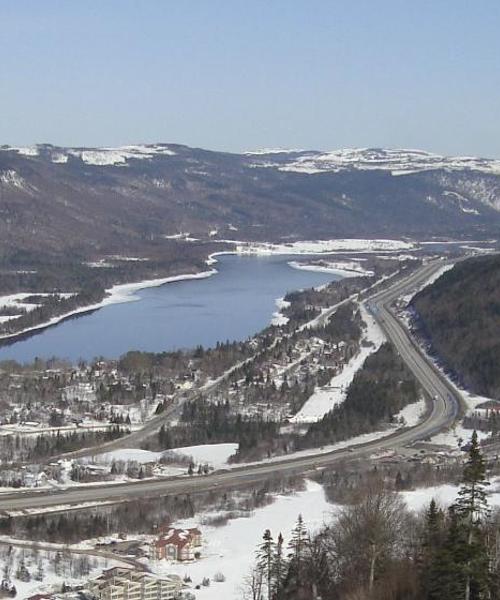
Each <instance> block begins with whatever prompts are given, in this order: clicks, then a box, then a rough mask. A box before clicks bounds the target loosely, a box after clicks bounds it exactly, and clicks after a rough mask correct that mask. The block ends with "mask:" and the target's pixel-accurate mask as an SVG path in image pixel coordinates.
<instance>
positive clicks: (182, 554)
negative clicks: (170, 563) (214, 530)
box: [151, 527, 202, 561]
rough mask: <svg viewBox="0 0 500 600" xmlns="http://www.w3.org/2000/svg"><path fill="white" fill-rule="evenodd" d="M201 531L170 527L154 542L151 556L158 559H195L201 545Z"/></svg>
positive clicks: (194, 528)
mask: <svg viewBox="0 0 500 600" xmlns="http://www.w3.org/2000/svg"><path fill="white" fill-rule="evenodd" d="M201 540H202V536H201V531H200V530H199V529H198V528H197V527H193V528H191V529H174V528H171V529H168V530H166V531H165V532H164V533H162V534H161V535H160V537H159V539H157V540H155V541H154V542H153V543H152V548H151V556H152V557H153V558H155V559H156V560H176V561H185V560H194V559H195V558H197V555H199V553H200V552H199V548H200V547H201Z"/></svg>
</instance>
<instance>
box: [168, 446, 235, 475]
mask: <svg viewBox="0 0 500 600" xmlns="http://www.w3.org/2000/svg"><path fill="white" fill-rule="evenodd" d="M237 450H238V444H233V443H226V444H202V445H199V446H184V447H183V448H172V450H168V452H169V453H172V452H173V453H175V454H179V455H181V456H188V457H190V458H192V459H193V462H195V463H196V464H205V463H207V464H208V465H210V466H212V467H214V468H215V469H217V468H219V467H222V466H225V465H227V461H228V460H229V457H230V456H233V455H234V454H235V453H236V451H237Z"/></svg>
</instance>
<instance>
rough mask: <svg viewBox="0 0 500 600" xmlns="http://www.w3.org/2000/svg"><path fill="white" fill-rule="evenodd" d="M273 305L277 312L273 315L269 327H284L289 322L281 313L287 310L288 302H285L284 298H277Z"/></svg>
mask: <svg viewBox="0 0 500 600" xmlns="http://www.w3.org/2000/svg"><path fill="white" fill-rule="evenodd" d="M275 303H276V306H277V308H278V310H277V311H276V312H274V313H273V317H272V319H271V325H274V326H275V327H281V325H286V324H287V323H288V321H289V320H290V319H289V318H288V317H285V315H284V314H282V312H281V311H282V310H283V309H284V308H288V307H289V306H290V302H288V300H285V299H284V298H277V300H276V301H275Z"/></svg>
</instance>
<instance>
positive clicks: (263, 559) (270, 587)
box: [257, 529, 276, 600]
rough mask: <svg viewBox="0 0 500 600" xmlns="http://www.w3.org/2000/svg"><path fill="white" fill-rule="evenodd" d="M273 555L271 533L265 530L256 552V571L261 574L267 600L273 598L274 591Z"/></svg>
mask: <svg viewBox="0 0 500 600" xmlns="http://www.w3.org/2000/svg"><path fill="white" fill-rule="evenodd" d="M275 553H276V544H275V542H274V540H273V536H272V534H271V531H270V530H269V529H266V530H265V531H264V535H263V536H262V543H261V545H260V546H259V549H258V550H257V569H258V570H259V571H260V573H261V574H262V580H263V582H264V586H265V589H266V591H267V599H268V600H271V599H272V598H273V594H274V589H275V585H274V583H275Z"/></svg>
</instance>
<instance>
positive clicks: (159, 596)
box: [88, 567, 183, 600]
mask: <svg viewBox="0 0 500 600" xmlns="http://www.w3.org/2000/svg"><path fill="white" fill-rule="evenodd" d="M182 587H183V583H182V580H181V578H180V577H178V576H177V575H168V576H167V577H164V578H160V577H154V576H153V575H151V574H149V573H145V572H143V571H139V570H137V569H132V568H126V567H114V568H112V569H107V570H106V571H104V572H103V574H102V575H101V576H100V577H98V578H97V579H94V580H93V581H91V582H89V584H88V590H89V592H90V595H91V597H92V598H94V599H95V600H130V599H132V598H133V599H134V600H150V599H153V598H154V600H173V599H174V598H177V597H178V595H179V592H180V591H181V589H182Z"/></svg>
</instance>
